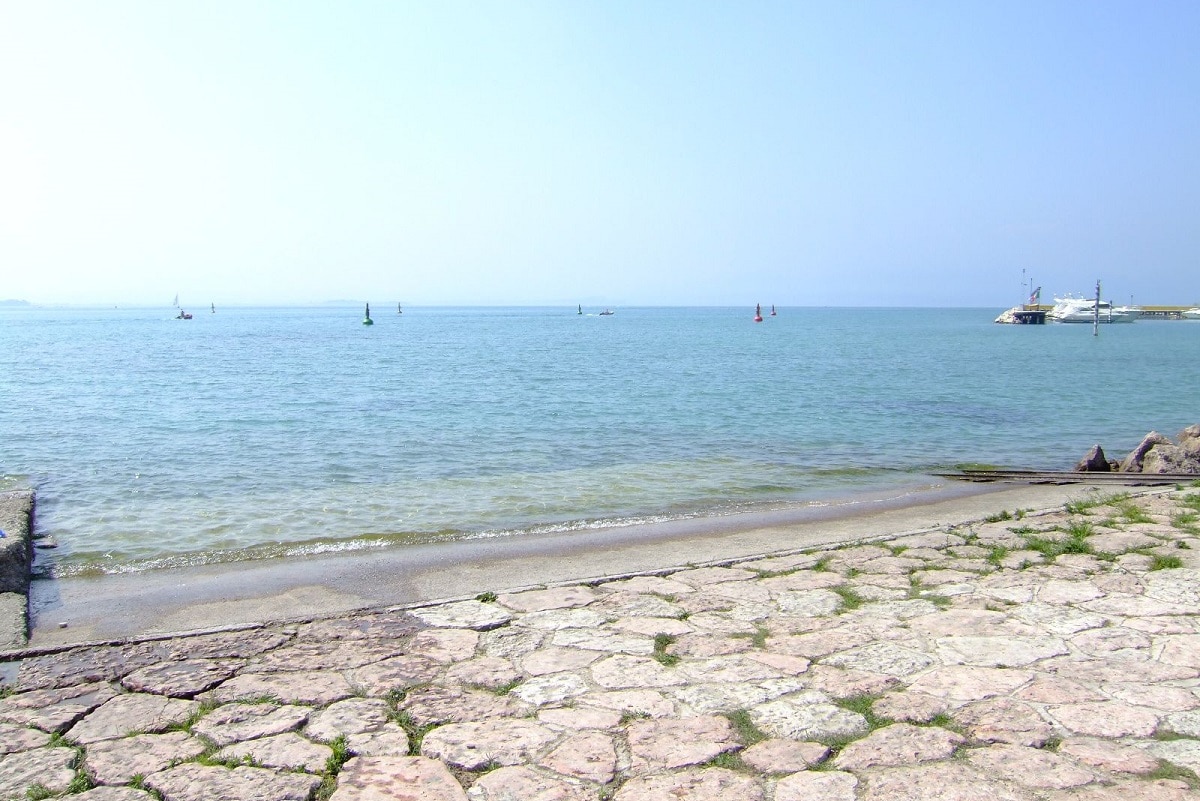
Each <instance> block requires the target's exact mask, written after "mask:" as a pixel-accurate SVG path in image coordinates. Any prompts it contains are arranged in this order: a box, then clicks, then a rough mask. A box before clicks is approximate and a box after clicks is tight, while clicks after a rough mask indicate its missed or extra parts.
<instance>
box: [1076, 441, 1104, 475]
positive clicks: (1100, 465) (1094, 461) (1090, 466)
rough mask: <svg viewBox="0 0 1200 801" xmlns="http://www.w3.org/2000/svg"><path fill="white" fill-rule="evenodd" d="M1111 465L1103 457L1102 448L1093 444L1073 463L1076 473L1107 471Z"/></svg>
mask: <svg viewBox="0 0 1200 801" xmlns="http://www.w3.org/2000/svg"><path fill="white" fill-rule="evenodd" d="M1111 470H1112V466H1111V465H1110V464H1109V463H1108V460H1107V459H1105V458H1104V449H1103V448H1101V447H1100V446H1099V445H1093V446H1092V449H1091V450H1090V451H1088V452H1087V454H1086V455H1085V456H1084V457H1083V458H1082V459H1080V460H1079V462H1078V463H1077V464H1076V465H1075V472H1076V473H1108V472H1110V471H1111Z"/></svg>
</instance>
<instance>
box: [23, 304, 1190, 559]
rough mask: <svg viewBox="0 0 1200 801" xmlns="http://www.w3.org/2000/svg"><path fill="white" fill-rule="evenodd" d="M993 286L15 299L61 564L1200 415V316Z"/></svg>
mask: <svg viewBox="0 0 1200 801" xmlns="http://www.w3.org/2000/svg"><path fill="white" fill-rule="evenodd" d="M998 312H999V310H998V309H997V310H988V309H806V308H800V309H780V310H779V316H777V317H774V318H772V317H768V318H767V319H766V320H765V321H764V322H763V323H761V324H755V323H753V322H752V321H751V319H750V318H751V316H752V315H751V312H750V310H748V309H746V308H736V309H735V308H728V309H718V308H700V309H689V308H665V309H649V308H644V309H618V310H617V314H615V315H612V316H610V317H602V316H597V315H595V314H585V315H577V314H575V310H574V309H551V308H528V309H525V308H505V309H500V308H472V309H459V308H411V309H408V310H406V311H405V313H404V314H403V315H397V314H396V313H395V312H394V311H391V312H388V311H386V310H385V309H383V308H380V307H377V308H376V310H375V313H374V315H373V316H374V318H375V325H373V326H369V327H368V326H363V325H361V322H360V321H361V309H358V308H333V307H322V308H286V309H260V308H229V309H220V310H219V311H218V313H216V314H210V313H206V312H204V313H201V312H197V313H196V315H195V318H194V319H193V320H190V321H183V320H176V319H174V310H173V309H22V308H4V309H2V310H0V471H2V472H3V474H4V478H3V479H0V487H3V486H19V485H32V486H34V487H36V489H37V491H38V520H37V528H38V532H39V533H41V534H46V535H49V536H51V537H53V538H54V539H55V540H56V541H57V542H58V543H59V547H58V548H57V549H55V550H53V551H46V552H44V553H43V557H42V560H41V566H42V569H44V570H54V571H57V572H58V573H59V574H72V573H79V572H83V571H90V570H104V571H123V570H134V569H150V568H154V567H163V566H170V565H175V564H188V563H198V562H206V561H229V560H239V559H247V558H270V557H274V556H280V555H284V554H288V553H305V552H319V551H330V550H342V549H356V548H367V547H385V546H393V547H394V546H403V545H404V544H405V543H412V542H428V541H431V540H436V539H439V538H453V539H458V538H467V537H481V536H501V535H515V536H519V535H520V534H521V533H522V532H526V531H571V530H576V529H588V530H593V529H596V528H603V527H606V526H613V525H619V524H622V523H627V522H638V521H646V520H665V519H674V518H679V517H688V516H699V515H713V514H725V513H731V512H737V511H745V510H755V509H767V508H777V507H780V506H788V505H796V504H806V503H815V502H821V501H822V500H825V499H829V498H833V497H838V496H841V495H845V494H847V493H853V492H877V493H884V494H888V493H891V494H895V493H903V492H909V491H916V490H918V489H920V488H922V487H928V486H930V485H932V484H936V483H938V481H939V480H938V479H935V478H933V477H931V476H930V475H929V473H931V472H934V471H937V470H940V469H945V468H948V467H951V466H953V465H954V464H956V463H961V462H986V463H991V464H996V465H1003V466H1008V467H1021V468H1040V469H1067V468H1069V467H1070V466H1071V465H1072V464H1073V463H1074V461H1075V460H1076V459H1077V458H1078V457H1079V456H1081V455H1082V454H1083V453H1084V452H1085V451H1086V450H1087V449H1088V448H1089V447H1090V446H1091V445H1092V444H1094V443H1096V442H1099V443H1101V444H1102V445H1103V446H1104V447H1105V449H1106V451H1107V452H1108V453H1109V454H1110V455H1115V456H1120V455H1123V454H1124V453H1125V452H1126V451H1128V450H1129V449H1131V448H1132V447H1133V446H1134V445H1136V444H1137V442H1138V441H1139V440H1140V439H1141V437H1142V436H1143V435H1144V434H1145V433H1146V432H1147V431H1149V430H1151V429H1157V430H1160V431H1163V432H1164V433H1168V434H1174V433H1175V432H1176V431H1178V430H1179V429H1181V428H1183V427H1184V426H1186V425H1189V424H1191V423H1194V422H1197V421H1198V420H1200V409H1198V408H1197V403H1196V401H1195V398H1194V395H1195V392H1194V388H1195V387H1196V386H1200V358H1198V357H1200V324H1197V323H1192V322H1170V321H1150V320H1142V321H1139V322H1137V323H1135V324H1133V325H1124V326H1106V327H1102V328H1101V331H1100V335H1099V336H1098V337H1093V336H1092V330H1091V327H1090V326H1063V325H1059V326H1055V325H1047V326H999V325H994V324H993V323H992V322H991V321H992V319H993V318H994V317H995V316H996V314H997V313H998Z"/></svg>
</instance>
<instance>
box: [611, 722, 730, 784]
mask: <svg viewBox="0 0 1200 801" xmlns="http://www.w3.org/2000/svg"><path fill="white" fill-rule="evenodd" d="M627 736H628V740H629V750H630V752H631V754H632V755H633V770H634V771H635V772H636V773H647V772H650V771H656V770H663V769H671V768H683V767H687V766H689V765H701V764H704V763H705V762H708V761H709V760H711V759H713V758H714V757H716V756H717V755H718V754H722V753H724V752H726V751H733V750H736V749H738V748H740V747H741V744H740V743H739V742H738V739H737V734H736V733H735V731H734V729H733V724H732V723H730V722H729V719H728V718H724V717H720V716H717V715H704V716H700V717H694V718H685V719H683V720H635V721H633V722H632V723H630V724H629V731H628V735H627Z"/></svg>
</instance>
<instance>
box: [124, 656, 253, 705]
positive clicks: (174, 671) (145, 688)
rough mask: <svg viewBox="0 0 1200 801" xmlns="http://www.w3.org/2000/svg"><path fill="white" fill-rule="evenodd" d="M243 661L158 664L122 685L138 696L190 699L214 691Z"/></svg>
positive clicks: (187, 660) (206, 660) (138, 672)
mask: <svg viewBox="0 0 1200 801" xmlns="http://www.w3.org/2000/svg"><path fill="white" fill-rule="evenodd" d="M242 664H243V662H242V660H240V659H185V660H183V661H182V662H159V663H158V664H157V665H150V666H149V667H144V668H141V669H139V670H135V671H134V672H133V673H130V674H129V675H128V676H126V677H125V678H124V679H122V680H121V683H122V684H123V685H124V686H125V687H126V689H129V690H131V691H133V692H135V693H154V694H156V695H169V696H172V697H175V698H191V697H192V696H194V695H198V694H199V693H202V692H205V691H207V690H211V689H212V688H213V687H216V686H217V685H218V684H220V683H221V682H223V681H225V680H226V679H228V678H230V677H231V676H233V674H234V673H236V672H237V671H238V668H240V667H241V666H242Z"/></svg>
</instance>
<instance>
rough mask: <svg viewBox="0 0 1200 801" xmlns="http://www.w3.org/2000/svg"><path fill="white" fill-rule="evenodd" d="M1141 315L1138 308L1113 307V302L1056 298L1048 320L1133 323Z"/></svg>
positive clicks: (1069, 297)
mask: <svg viewBox="0 0 1200 801" xmlns="http://www.w3.org/2000/svg"><path fill="white" fill-rule="evenodd" d="M1140 315H1141V309H1139V308H1137V307H1136V306H1113V305H1112V302H1111V301H1107V300H1101V301H1097V300H1095V299H1094V298H1075V297H1071V296H1067V297H1065V298H1055V299H1054V308H1053V309H1051V310H1050V311H1048V312H1046V319H1047V320H1051V321H1053V322H1056V323H1092V322H1096V321H1097V320H1098V321H1099V322H1102V323H1132V322H1133V321H1134V320H1136V319H1137V318H1138V317H1139V316H1140Z"/></svg>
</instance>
